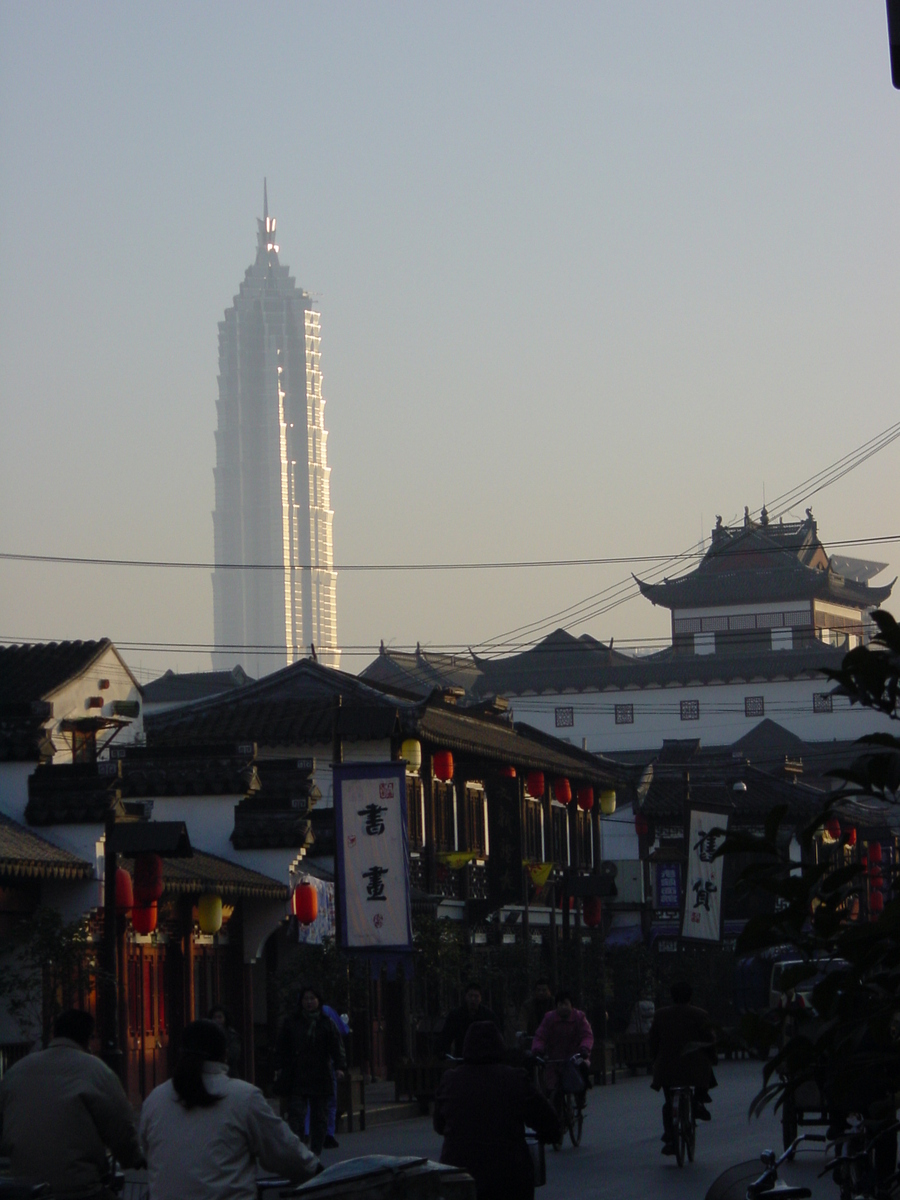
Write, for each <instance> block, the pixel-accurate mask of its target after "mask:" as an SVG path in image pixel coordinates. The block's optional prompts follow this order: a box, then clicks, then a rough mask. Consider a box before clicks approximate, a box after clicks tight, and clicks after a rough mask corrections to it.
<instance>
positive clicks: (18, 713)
mask: <svg viewBox="0 0 900 1200" xmlns="http://www.w3.org/2000/svg"><path fill="white" fill-rule="evenodd" d="M52 716H53V705H52V704H49V703H48V702H47V701H46V700H23V701H21V702H19V703H15V702H14V703H11V704H0V762H4V761H9V762H37V761H38V759H40V758H50V757H52V755H53V742H52V739H51V738H50V735H49V734H48V733H47V730H46V729H45V722H47V721H49V719H50V718H51V717H52Z"/></svg>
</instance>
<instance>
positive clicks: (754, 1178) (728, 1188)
mask: <svg viewBox="0 0 900 1200" xmlns="http://www.w3.org/2000/svg"><path fill="white" fill-rule="evenodd" d="M824 1141H825V1137H824V1136H823V1135H822V1134H811V1133H801V1134H800V1136H799V1137H796V1138H794V1140H793V1141H792V1142H791V1144H790V1146H788V1147H787V1148H786V1149H785V1151H784V1153H783V1154H782V1155H781V1157H780V1158H776V1157H775V1151H774V1150H764V1151H763V1152H762V1154H761V1155H760V1156H759V1162H761V1163H762V1165H763V1167H764V1168H765V1170H764V1171H763V1173H762V1174H761V1175H760V1174H759V1163H758V1162H757V1160H756V1159H753V1160H752V1161H751V1162H745V1163H739V1164H738V1165H737V1166H736V1167H729V1168H728V1170H727V1171H723V1172H722V1174H721V1175H720V1176H719V1177H718V1179H716V1180H714V1181H713V1183H712V1184H711V1186H710V1188H709V1191H708V1192H707V1193H706V1197H705V1200H809V1197H810V1196H811V1195H812V1192H811V1191H810V1190H809V1188H807V1187H793V1186H790V1185H788V1184H785V1183H782V1182H780V1180H779V1178H778V1168H779V1167H780V1166H781V1165H782V1164H783V1163H786V1162H789V1161H790V1160H792V1159H793V1157H794V1155H795V1154H796V1152H797V1147H798V1146H799V1145H800V1143H801V1142H824Z"/></svg>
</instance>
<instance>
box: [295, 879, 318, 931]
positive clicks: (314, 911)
mask: <svg viewBox="0 0 900 1200" xmlns="http://www.w3.org/2000/svg"><path fill="white" fill-rule="evenodd" d="M291 912H292V913H293V914H294V916H295V917H296V918H297V920H298V921H299V922H300V924H301V925H312V923H313V921H314V920H315V919H316V917H317V916H318V915H319V893H318V892H317V891H316V889H315V888H314V887H313V885H312V884H311V883H310V882H309V880H308V879H304V880H303V882H302V883H298V884H297V886H296V887H295V888H294V894H293V896H291Z"/></svg>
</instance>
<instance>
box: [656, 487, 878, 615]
mask: <svg viewBox="0 0 900 1200" xmlns="http://www.w3.org/2000/svg"><path fill="white" fill-rule="evenodd" d="M841 567H843V568H846V569H848V572H847V573H846V574H844V573H843V572H842V570H841ZM880 569H881V568H880V566H879V564H878V563H868V562H865V561H863V560H862V559H849V558H829V556H828V553H827V551H826V550H825V547H824V546H823V545H822V543H821V542H820V541H819V534H818V527H817V524H816V521H815V519H814V517H813V515H812V509H807V510H806V518H805V520H803V521H792V522H785V521H779V522H778V523H777V524H776V523H774V522H772V521H770V519H769V516H768V513H767V512H766V510H765V509H763V510H762V513H761V514H760V518H759V520H758V521H754V520H753V519H752V518H751V516H750V513H749V511H748V510H746V509H745V510H744V521H743V524H742V525H724V524H723V523H722V518H721V517H718V518H717V519H716V527H715V529H714V530H713V531H712V541H711V544H710V547H709V550H707V552H706V554H705V555H704V556H703V558H702V560H701V562H700V564H699V566H697V567H696V568H695V569H694V570H693V571H689V572H688V573H687V574H686V575H681V576H679V577H678V578H677V579H664V580H663V582H662V583H650V582H649V581H647V580H642V579H637V577H636V576H635V579H636V582H637V584H638V587H639V588H640V589H641V592H642V593H643V595H644V596H646V598H647V599H648V600H650V601H652V603H653V604H659V605H662V607H664V608H669V609H685V608H704V607H709V606H721V605H725V606H728V605H737V604H758V603H768V602H772V601H791V600H810V599H814V598H816V599H820V600H827V601H830V602H831V603H834V604H838V605H846V606H849V607H855V608H875V607H877V605H879V604H883V603H884V601H885V600H887V598H888V597H889V596H890V594H891V588H892V587H893V584H892V583H891V584H888V585H887V586H886V587H869V586H868V580H869V579H870V578H872V577H873V576H874V575H877V574H878V573H879V570H880Z"/></svg>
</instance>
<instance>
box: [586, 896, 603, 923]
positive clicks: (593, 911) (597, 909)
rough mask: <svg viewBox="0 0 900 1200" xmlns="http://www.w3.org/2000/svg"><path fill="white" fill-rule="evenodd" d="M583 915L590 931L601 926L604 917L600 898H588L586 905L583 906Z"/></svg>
mask: <svg viewBox="0 0 900 1200" xmlns="http://www.w3.org/2000/svg"><path fill="white" fill-rule="evenodd" d="M581 915H582V917H583V919H584V923H585V925H586V926H587V927H588V929H596V927H597V926H598V925H599V924H600V919H601V917H602V916H603V909H602V906H601V904H600V897H599V896H586V897H585V899H584V903H583V904H582V906H581Z"/></svg>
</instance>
